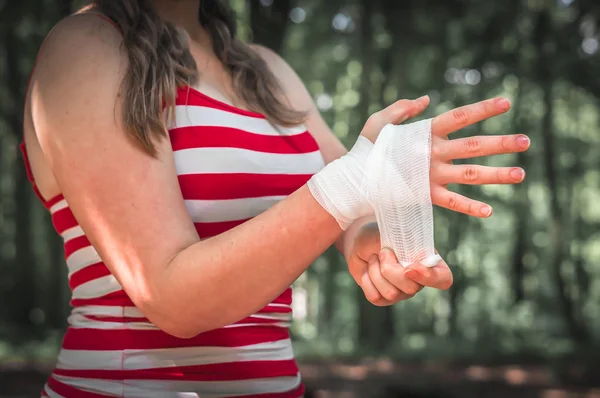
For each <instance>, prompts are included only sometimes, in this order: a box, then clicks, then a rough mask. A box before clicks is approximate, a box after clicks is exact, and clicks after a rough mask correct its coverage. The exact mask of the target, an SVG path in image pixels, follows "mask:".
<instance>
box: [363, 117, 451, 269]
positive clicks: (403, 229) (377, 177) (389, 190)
mask: <svg viewBox="0 0 600 398" xmlns="http://www.w3.org/2000/svg"><path fill="white" fill-rule="evenodd" d="M430 161H431V119H427V120H422V121H420V122H416V123H411V124H406V125H398V126H396V125H392V124H388V125H387V126H385V127H384V128H383V130H381V133H380V134H379V137H378V138H377V141H376V142H375V144H374V145H373V148H372V149H371V153H370V154H369V157H368V159H367V163H366V174H367V190H366V195H367V198H368V200H369V203H370V204H371V206H372V207H373V209H374V211H375V216H376V218H377V225H378V226H379V231H380V233H381V246H382V247H387V248H390V249H392V250H393V251H394V253H395V254H396V257H397V258H398V262H400V264H402V265H403V266H407V265H409V264H411V263H415V262H420V263H421V264H423V265H426V266H434V265H436V264H437V262H438V261H439V260H440V257H439V256H438V255H436V253H435V247H434V240H433V205H432V203H431V192H430V189H429V169H430Z"/></svg>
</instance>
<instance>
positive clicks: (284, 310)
mask: <svg viewBox="0 0 600 398" xmlns="http://www.w3.org/2000/svg"><path fill="white" fill-rule="evenodd" d="M290 312H292V308H291V307H279V306H273V305H267V306H266V307H264V308H262V309H260V310H259V311H258V312H257V314H268V313H273V314H287V313H290Z"/></svg>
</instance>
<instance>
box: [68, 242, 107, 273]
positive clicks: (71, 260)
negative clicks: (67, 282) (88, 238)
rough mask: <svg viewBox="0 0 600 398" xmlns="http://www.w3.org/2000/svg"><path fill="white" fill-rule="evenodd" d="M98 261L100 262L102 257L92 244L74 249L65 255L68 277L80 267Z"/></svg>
mask: <svg viewBox="0 0 600 398" xmlns="http://www.w3.org/2000/svg"><path fill="white" fill-rule="evenodd" d="M99 262H102V259H101V258H100V255H98V252H97V251H96V249H94V247H93V246H86V247H82V248H81V249H79V250H76V251H74V252H73V253H71V255H70V256H69V257H67V267H68V268H69V278H70V277H71V275H73V274H74V273H75V272H77V271H79V270H81V269H82V268H85V267H87V266H88V265H92V264H96V263H99Z"/></svg>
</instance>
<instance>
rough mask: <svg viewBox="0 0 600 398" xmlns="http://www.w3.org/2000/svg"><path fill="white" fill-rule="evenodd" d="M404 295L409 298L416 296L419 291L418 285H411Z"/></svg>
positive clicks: (406, 288) (405, 289) (407, 287)
mask: <svg viewBox="0 0 600 398" xmlns="http://www.w3.org/2000/svg"><path fill="white" fill-rule="evenodd" d="M403 290H404V293H406V294H407V295H409V296H414V295H415V294H417V292H418V291H419V286H418V285H417V284H410V285H408V286H406V287H405V288H404V289H403Z"/></svg>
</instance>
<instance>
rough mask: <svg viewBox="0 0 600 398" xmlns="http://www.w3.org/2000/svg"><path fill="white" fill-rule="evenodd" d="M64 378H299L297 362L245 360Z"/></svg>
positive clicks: (75, 372)
mask: <svg viewBox="0 0 600 398" xmlns="http://www.w3.org/2000/svg"><path fill="white" fill-rule="evenodd" d="M54 373H56V374H57V375H61V376H71V377H81V378H89V379H102V380H128V379H129V380H170V381H232V380H249V379H262V378H271V377H286V376H296V375H297V374H298V366H297V365H296V361H294V360H293V359H289V360H282V361H277V360H274V361H244V362H229V363H214V364H207V365H195V366H175V367H172V368H171V367H170V368H155V369H140V370H138V369H136V370H87V369H55V370H54Z"/></svg>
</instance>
